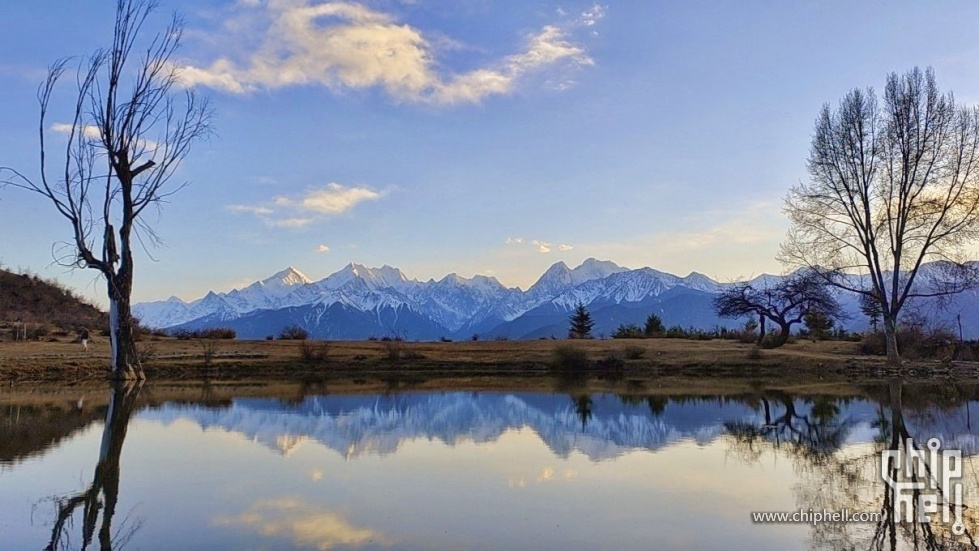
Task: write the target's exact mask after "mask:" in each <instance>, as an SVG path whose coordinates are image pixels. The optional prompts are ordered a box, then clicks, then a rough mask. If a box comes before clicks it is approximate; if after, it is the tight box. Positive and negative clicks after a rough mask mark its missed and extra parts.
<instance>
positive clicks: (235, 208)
mask: <svg viewBox="0 0 979 551" xmlns="http://www.w3.org/2000/svg"><path fill="white" fill-rule="evenodd" d="M226 208H227V209H228V210H229V211H231V212H234V213H244V214H254V215H255V216H268V215H269V214H272V213H273V212H274V211H273V210H272V209H270V208H268V207H258V206H252V205H228V206H227V207H226Z"/></svg>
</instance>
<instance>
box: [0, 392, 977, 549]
mask: <svg viewBox="0 0 979 551" xmlns="http://www.w3.org/2000/svg"><path fill="white" fill-rule="evenodd" d="M655 386H656V385H655V382H651V383H649V384H646V385H643V384H639V383H635V384H632V385H629V387H628V388H622V389H613V391H609V392H597V393H596V392H586V391H575V390H574V389H568V388H564V389H563V390H562V391H553V392H544V391H540V390H534V391H528V390H513V391H501V390H493V391H472V390H465V391H453V390H440V391H420V390H418V391H414V390H411V389H396V390H391V391H386V392H373V391H371V392H355V393H349V392H346V391H345V392H343V393H331V392H330V391H329V388H322V389H315V388H302V387H299V386H295V387H290V386H288V385H286V386H285V387H284V388H286V389H288V390H286V391H283V385H279V386H276V387H274V388H273V387H269V388H268V389H266V388H265V387H262V386H254V385H252V386H242V387H241V388H240V389H236V387H230V389H229V388H225V389H223V390H221V392H220V393H217V394H216V393H215V392H214V390H213V389H212V388H210V387H209V385H203V386H198V387H191V388H186V389H181V390H179V392H175V391H174V390H173V389H172V388H169V387H166V388H164V387H154V386H153V385H146V386H143V387H142V388H137V387H134V386H128V387H126V386H119V387H115V388H109V387H106V388H104V389H99V388H96V389H92V388H87V389H84V390H74V389H71V388H61V389H50V390H46V391H25V390H24V389H17V390H16V391H14V390H10V391H5V392H0V534H2V539H0V549H5V550H6V549H15V550H19V549H44V548H46V547H48V546H50V548H52V549H78V548H82V547H85V546H86V545H88V547H90V548H102V549H108V548H111V549H124V548H126V549H293V548H294V549H809V548H812V549H850V548H858V549H868V548H872V549H904V548H909V549H910V548H914V547H915V546H916V545H917V546H918V547H922V548H927V547H928V546H929V545H930V546H931V547H932V548H946V547H955V546H960V545H961V546H967V547H968V548H971V547H972V545H971V544H969V541H970V539H971V538H973V537H975V534H974V531H975V530H977V529H979V522H977V519H979V514H977V509H976V508H975V507H972V505H973V504H975V503H976V496H977V495H979V489H977V486H979V474H977V473H979V471H977V469H976V467H977V465H976V463H975V461H974V458H975V457H976V455H977V453H979V438H977V435H979V431H977V428H976V427H975V426H974V424H975V423H977V422H979V419H973V415H972V411H973V410H976V411H979V403H977V402H976V401H977V399H979V386H977V385H974V384H969V385H965V384H952V383H942V384H937V383H936V384H928V385H921V384H917V385H916V384H904V383H899V382H896V381H892V382H890V383H888V382H882V383H880V384H866V385H861V386H859V387H848V388H845V389H840V388H834V389H832V390H823V391H818V392H807V393H801V394H800V393H790V392H786V391H784V390H777V389H770V388H765V387H764V386H757V387H754V388H750V390H746V391H739V392H737V393H733V394H732V393H727V394H717V395H711V394H710V393H704V391H702V390H694V389H691V391H690V392H684V391H683V389H682V388H680V389H678V390H676V391H670V392H667V393H660V392H658V391H656V388H655ZM218 394H220V395H218ZM908 438H910V439H911V441H912V446H913V447H914V449H920V450H924V452H923V456H924V457H925V459H926V464H927V465H926V467H927V469H928V470H927V471H920V470H919V471H915V472H911V471H905V470H904V469H901V468H898V467H897V466H896V465H897V464H888V465H889V466H888V468H887V469H885V471H886V472H889V473H896V474H894V476H893V477H892V480H895V481H900V482H902V483H903V482H908V483H912V484H913V483H919V484H921V485H922V487H924V490H920V489H919V490H915V492H917V493H915V494H914V496H913V497H915V498H917V497H918V496H920V495H925V494H928V495H931V494H935V495H937V496H938V497H937V498H936V499H937V500H938V504H937V505H935V504H934V503H931V502H928V501H927V500H925V501H920V500H918V499H911V500H910V501H909V502H911V503H913V505H912V509H910V510H909V509H899V510H900V511H901V512H900V513H894V507H893V505H894V503H895V502H902V500H901V496H903V495H905V493H906V492H907V490H906V488H907V487H906V486H900V487H897V486H892V485H888V484H886V483H884V482H883V481H882V477H881V452H883V451H887V450H897V449H904V450H905V451H904V453H905V455H907V451H906V450H907V448H906V447H905V446H906V444H907V440H906V439H908ZM930 439H937V440H935V441H934V442H939V443H940V444H941V449H943V450H949V451H951V450H958V451H961V455H962V460H961V464H955V465H952V464H949V463H945V464H942V463H941V461H938V462H937V463H936V462H935V461H934V457H932V456H928V455H927V453H925V452H927V451H928V448H927V442H928V441H929V440H930ZM943 465H944V466H943ZM918 466H919V467H920V466H921V464H919V465H918ZM952 467H956V468H960V470H961V471H962V475H961V477H952V478H945V477H943V476H939V475H941V474H942V473H945V472H946V471H947V472H948V473H951V474H954V472H953V471H954V469H953V468H952ZM888 469H890V470H888ZM921 472H927V474H926V475H925V476H920V473H921ZM929 476H933V477H934V478H935V479H936V480H939V481H938V482H937V483H936V485H935V486H934V487H932V486H929V484H931V481H930V480H928V477H929ZM953 486H954V488H953ZM956 488H958V489H959V490H960V491H961V494H962V498H961V499H960V500H959V499H957V498H955V496H956V495H957V494H955V491H954V490H955V489H956ZM929 492H931V494H929ZM908 495H910V494H908ZM957 504H961V505H962V506H963V508H962V509H960V511H961V516H960V517H956V516H955V515H956V513H955V511H956V510H957ZM946 506H947V508H948V509H949V510H950V511H951V512H952V520H953V521H954V520H955V519H956V518H961V519H962V523H963V524H962V526H963V527H964V530H965V533H964V534H961V535H959V534H958V533H956V532H957V531H958V530H959V528H956V527H953V526H952V525H951V524H946V523H943V522H942V519H941V518H940V517H941V514H934V515H932V517H931V520H930V521H927V522H926V521H920V519H919V518H918V517H917V516H916V515H917V514H918V513H920V512H922V511H924V510H925V509H927V508H929V507H933V508H936V510H938V511H939V512H941V511H942V510H943V507H946ZM906 511H910V512H911V513H913V514H914V515H915V516H914V519H916V520H919V521H918V522H902V513H904V512H906ZM753 512H754V513H759V512H785V513H790V514H792V513H796V514H799V515H802V514H806V515H808V516H798V517H797V519H796V520H803V522H794V523H789V522H781V523H767V522H762V521H760V520H758V519H753V518H752V515H751V513H753ZM823 512H826V513H825V514H826V515H828V514H830V513H833V512H839V513H840V514H845V515H849V518H851V519H857V520H858V521H857V522H813V518H814V517H815V515H816V514H817V513H820V514H823ZM874 515H876V516H874ZM871 517H873V518H871Z"/></svg>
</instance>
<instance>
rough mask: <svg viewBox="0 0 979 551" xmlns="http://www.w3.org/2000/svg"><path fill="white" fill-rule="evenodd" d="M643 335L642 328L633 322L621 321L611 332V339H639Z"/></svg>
mask: <svg viewBox="0 0 979 551" xmlns="http://www.w3.org/2000/svg"><path fill="white" fill-rule="evenodd" d="M645 336H646V335H645V334H644V333H643V331H642V329H640V328H639V326H638V325H636V324H634V323H628V324H627V323H623V324H622V325H620V326H619V327H618V329H616V330H615V331H614V332H612V338H613V339H641V338H644V337H645Z"/></svg>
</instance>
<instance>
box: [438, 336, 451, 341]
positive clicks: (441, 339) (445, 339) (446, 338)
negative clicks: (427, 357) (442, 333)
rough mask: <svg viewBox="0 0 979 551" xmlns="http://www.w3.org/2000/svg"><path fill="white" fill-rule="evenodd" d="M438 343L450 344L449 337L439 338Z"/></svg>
mask: <svg viewBox="0 0 979 551" xmlns="http://www.w3.org/2000/svg"><path fill="white" fill-rule="evenodd" d="M439 342H452V339H450V338H449V337H439Z"/></svg>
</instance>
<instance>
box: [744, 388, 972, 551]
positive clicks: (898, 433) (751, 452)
mask: <svg viewBox="0 0 979 551" xmlns="http://www.w3.org/2000/svg"><path fill="white" fill-rule="evenodd" d="M902 398H903V384H902V383H901V382H900V381H893V382H891V383H890V385H889V386H888V388H887V393H886V397H882V398H881V403H880V405H879V407H878V409H877V417H878V418H877V419H876V420H875V421H874V422H873V423H872V424H871V427H872V428H874V429H876V430H877V431H878V432H877V435H876V438H875V439H874V441H873V442H872V443H871V444H869V445H867V446H853V447H849V448H842V445H843V443H844V441H845V437H846V434H847V432H848V430H843V429H842V428H841V427H843V426H845V425H846V423H841V424H834V423H832V422H831V420H832V418H833V408H830V407H827V406H828V404H822V405H821V404H819V403H818V402H817V403H814V404H813V407H812V408H810V414H809V416H808V418H806V416H800V415H799V414H798V413H796V412H795V408H794V407H792V406H791V405H790V402H791V401H787V400H782V401H781V403H782V405H783V406H784V407H785V412H784V413H782V414H778V413H775V412H773V409H775V408H774V406H773V405H772V404H770V403H769V401H768V400H767V399H762V401H761V407H762V409H763V414H764V418H765V423H764V425H761V426H758V425H757V424H751V423H745V422H734V423H727V424H726V427H727V429H728V432H729V434H730V435H731V437H732V450H733V451H734V452H735V453H736V454H738V455H739V456H740V457H741V458H742V459H744V460H747V461H756V460H758V459H759V458H760V456H761V455H762V454H763V453H765V451H766V449H770V450H772V451H774V452H776V453H784V452H788V455H789V456H790V457H792V459H793V460H794V467H795V470H796V471H797V473H799V475H800V478H801V483H800V484H799V485H798V486H796V488H795V492H796V497H797V499H798V506H799V508H800V510H803V511H808V510H812V511H823V510H827V511H832V512H836V511H843V510H848V511H849V513H850V515H851V517H852V516H853V515H854V514H858V513H875V514H879V515H880V516H879V520H878V521H877V522H871V523H829V522H824V523H819V524H815V525H813V526H812V527H811V543H812V546H813V548H819V549H823V548H830V549H859V548H864V549H873V550H884V549H891V550H896V549H904V548H911V549H976V548H979V547H977V546H976V543H975V541H974V540H973V537H972V535H971V534H972V532H973V531H974V530H975V525H976V519H975V518H972V519H971V520H970V518H969V512H970V511H969V510H968V509H967V510H966V511H967V514H966V533H965V535H963V536H961V537H959V536H955V535H954V534H953V533H952V532H951V527H950V526H948V525H944V524H941V523H940V522H939V521H940V520H941V514H940V513H939V514H937V515H932V522H908V523H905V522H901V520H902V518H901V517H898V516H895V508H894V503H895V501H897V500H899V499H901V496H902V494H899V490H898V488H896V487H894V488H892V487H891V486H888V485H887V484H885V483H884V482H883V481H882V480H881V478H880V461H881V452H882V451H884V450H888V449H889V450H898V449H903V447H904V445H905V442H906V439H908V438H910V439H911V441H912V442H913V443H914V445H915V447H916V449H918V447H919V446H920V445H921V442H924V440H927V438H925V439H920V438H916V437H915V435H912V434H911V431H910V430H909V428H908V426H907V424H906V423H905V412H904V403H903V399H902ZM819 419H822V421H819ZM807 421H808V422H807ZM813 421H816V422H813ZM827 421H830V422H827ZM918 436H919V437H920V436H922V435H918ZM786 442H788V443H789V444H791V445H790V446H788V448H787V449H786V447H785V446H784V444H785V443H786ZM889 467H890V474H891V477H892V478H893V479H903V480H906V481H909V482H920V481H922V479H921V477H920V476H919V474H920V473H916V474H913V475H912V476H911V477H910V478H908V477H903V475H899V474H898V473H897V472H896V470H897V468H898V467H899V465H890V466H889ZM931 474H934V473H930V472H926V473H925V476H930V475H931ZM936 478H938V480H940V477H936ZM973 486H975V484H973ZM945 490H946V489H944V488H938V492H939V494H940V496H941V495H942V494H943V493H944V491H945ZM977 490H979V488H974V487H970V488H967V489H966V495H975V492H976V491H977ZM918 495H920V491H917V493H915V494H913V495H911V500H910V504H911V507H912V515H913V516H914V518H917V516H916V515H917V513H918V507H919V504H918ZM940 499H947V498H946V497H940Z"/></svg>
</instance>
